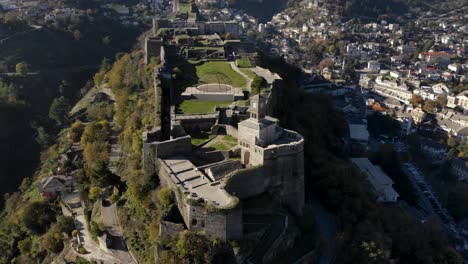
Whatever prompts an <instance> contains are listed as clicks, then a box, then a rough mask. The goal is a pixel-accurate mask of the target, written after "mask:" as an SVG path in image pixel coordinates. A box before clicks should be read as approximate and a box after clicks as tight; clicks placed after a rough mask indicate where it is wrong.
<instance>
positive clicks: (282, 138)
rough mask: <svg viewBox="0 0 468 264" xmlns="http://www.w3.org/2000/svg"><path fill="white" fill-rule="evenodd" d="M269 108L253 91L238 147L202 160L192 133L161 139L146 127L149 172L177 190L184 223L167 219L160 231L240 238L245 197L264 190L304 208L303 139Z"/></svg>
mask: <svg viewBox="0 0 468 264" xmlns="http://www.w3.org/2000/svg"><path fill="white" fill-rule="evenodd" d="M265 108H266V107H265V98H263V97H262V96H260V95H256V96H253V97H252V98H251V100H250V107H249V109H250V117H249V118H248V119H246V120H243V121H241V122H239V124H238V131H237V132H238V135H239V138H238V146H237V148H236V150H234V151H230V152H229V153H225V156H223V158H222V159H221V160H216V159H214V160H213V162H204V163H203V164H201V165H199V166H196V165H195V164H194V163H199V160H198V159H197V157H196V153H194V152H193V150H192V144H191V137H190V136H189V135H186V136H181V137H173V138H171V139H169V140H164V141H159V140H158V133H159V132H160V131H159V130H157V131H155V132H146V133H145V135H144V144H143V145H144V167H145V173H147V174H154V173H156V174H157V175H158V176H159V178H160V181H161V184H162V185H163V186H167V187H169V188H170V189H171V190H173V191H174V196H175V200H176V204H177V207H178V209H179V211H180V214H181V216H182V218H183V223H184V225H182V224H178V225H177V224H171V223H169V222H167V221H163V223H162V225H161V233H162V234H164V233H165V232H169V233H170V232H173V231H174V230H176V231H181V230H183V229H184V228H185V227H186V228H187V229H189V230H193V231H200V230H204V231H205V233H206V234H207V235H208V236H212V237H217V238H220V239H223V240H239V239H242V237H243V221H242V216H243V206H242V202H243V200H245V199H249V198H252V197H256V196H259V195H261V194H263V193H270V194H272V195H273V196H274V197H275V198H276V199H277V200H278V201H279V203H280V204H281V205H283V206H284V207H285V208H287V209H289V210H290V211H291V212H292V213H293V214H296V215H301V214H302V210H303V207H304V157H303V156H304V150H303V148H304V139H303V137H302V136H301V135H299V134H298V133H296V132H294V131H290V130H286V129H284V128H281V127H280V126H278V120H276V119H274V118H271V117H269V116H266V115H265V110H266V109H265ZM205 158H206V157H205ZM239 158H240V159H239ZM208 159H210V157H208Z"/></svg>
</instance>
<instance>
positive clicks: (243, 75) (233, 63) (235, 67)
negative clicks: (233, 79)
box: [229, 61, 253, 91]
mask: <svg viewBox="0 0 468 264" xmlns="http://www.w3.org/2000/svg"><path fill="white" fill-rule="evenodd" d="M229 64H230V65H231V68H232V69H233V70H234V71H236V72H237V73H239V74H240V75H242V77H244V78H245V79H246V80H247V84H246V87H245V88H246V89H247V90H249V91H250V86H251V84H252V82H253V79H252V78H250V77H249V76H248V75H247V74H245V73H243V72H242V71H241V70H240V69H239V68H238V67H237V65H236V62H234V61H231V62H229Z"/></svg>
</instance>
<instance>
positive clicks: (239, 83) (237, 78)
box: [196, 61, 247, 87]
mask: <svg viewBox="0 0 468 264" xmlns="http://www.w3.org/2000/svg"><path fill="white" fill-rule="evenodd" d="M196 73H197V76H198V78H199V80H198V81H199V84H208V83H222V84H229V85H232V86H234V87H244V86H245V85H246V83H247V82H246V80H245V78H244V77H243V76H242V75H240V74H239V73H237V72H236V71H234V70H233V69H232V68H231V66H230V65H229V64H228V63H226V62H224V61H210V62H205V63H203V64H201V65H199V66H196Z"/></svg>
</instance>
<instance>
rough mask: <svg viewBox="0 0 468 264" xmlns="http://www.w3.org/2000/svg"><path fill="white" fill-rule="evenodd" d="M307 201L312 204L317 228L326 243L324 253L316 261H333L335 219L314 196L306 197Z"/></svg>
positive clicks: (336, 224)
mask: <svg viewBox="0 0 468 264" xmlns="http://www.w3.org/2000/svg"><path fill="white" fill-rule="evenodd" d="M308 201H309V202H310V203H311V204H312V208H313V210H314V216H315V221H316V223H317V226H318V230H319V231H320V234H321V236H322V238H323V239H324V241H325V242H326V244H327V245H326V254H322V255H321V256H320V258H319V261H318V263H319V264H330V263H333V261H334V259H335V254H336V252H335V251H336V234H337V232H338V223H337V220H336V218H335V217H334V216H333V214H332V213H330V212H329V211H327V210H326V209H325V208H323V206H322V205H321V204H320V202H319V201H318V200H317V199H315V198H314V197H308Z"/></svg>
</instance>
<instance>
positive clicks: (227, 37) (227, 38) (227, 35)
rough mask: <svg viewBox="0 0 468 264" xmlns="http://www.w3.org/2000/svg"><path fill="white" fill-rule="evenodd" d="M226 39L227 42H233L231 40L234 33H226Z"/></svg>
mask: <svg viewBox="0 0 468 264" xmlns="http://www.w3.org/2000/svg"><path fill="white" fill-rule="evenodd" d="M224 38H225V39H226V40H231V39H232V33H231V32H228V33H226V35H225V36H224Z"/></svg>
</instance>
